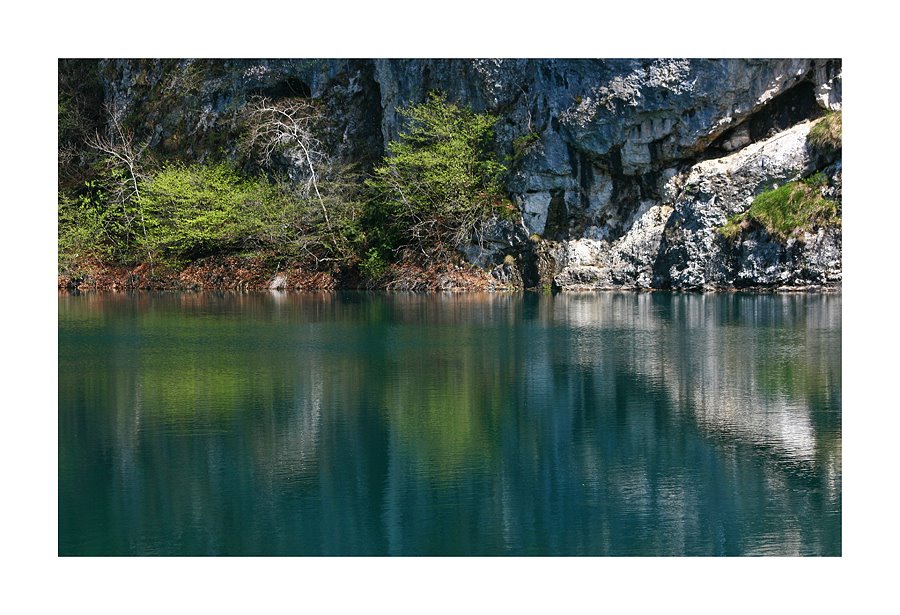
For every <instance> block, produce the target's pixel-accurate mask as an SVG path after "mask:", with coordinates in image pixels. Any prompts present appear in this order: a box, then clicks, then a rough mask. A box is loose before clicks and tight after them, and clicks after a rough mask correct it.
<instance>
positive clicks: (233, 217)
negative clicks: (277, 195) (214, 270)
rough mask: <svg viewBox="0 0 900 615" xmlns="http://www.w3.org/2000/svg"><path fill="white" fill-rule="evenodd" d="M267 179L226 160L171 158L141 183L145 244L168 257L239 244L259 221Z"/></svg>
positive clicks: (268, 191) (267, 195) (196, 254)
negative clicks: (204, 161) (239, 169)
mask: <svg viewBox="0 0 900 615" xmlns="http://www.w3.org/2000/svg"><path fill="white" fill-rule="evenodd" d="M271 195H272V193H271V189H270V187H269V185H268V183H267V182H265V181H262V180H257V179H254V178H247V177H243V176H241V175H240V174H238V173H237V172H236V171H234V170H232V169H231V168H230V167H228V166H226V165H224V164H216V165H204V164H193V165H183V164H170V165H167V166H165V167H163V168H162V169H161V170H160V171H158V172H157V173H155V174H153V175H151V176H149V177H147V178H146V179H145V180H144V181H143V182H142V183H141V184H140V192H139V196H137V201H138V203H139V206H140V209H141V211H143V213H144V216H145V224H146V229H147V235H146V239H145V243H146V248H147V250H148V251H149V252H150V253H152V254H158V255H160V256H161V257H163V258H164V259H166V260H172V259H174V260H182V259H191V258H196V257H199V256H203V255H206V254H211V253H214V252H219V251H229V250H234V249H237V248H240V247H241V246H243V245H244V244H245V243H246V242H247V240H248V238H249V237H252V236H253V235H255V234H256V233H257V232H258V231H259V229H260V227H261V226H262V221H261V213H262V212H261V207H260V204H261V203H263V202H265V201H266V200H267V199H269V198H271Z"/></svg>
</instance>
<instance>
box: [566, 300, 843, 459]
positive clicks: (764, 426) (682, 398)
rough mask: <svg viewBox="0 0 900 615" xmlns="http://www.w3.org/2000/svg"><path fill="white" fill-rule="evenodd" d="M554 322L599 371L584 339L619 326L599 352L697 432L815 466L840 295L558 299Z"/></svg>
mask: <svg viewBox="0 0 900 615" xmlns="http://www.w3.org/2000/svg"><path fill="white" fill-rule="evenodd" d="M779 304H780V305H779ZM553 319H554V320H555V321H560V320H562V321H563V322H566V323H568V324H570V326H573V327H576V328H577V335H576V339H575V344H574V345H573V349H572V353H573V355H574V356H573V359H574V361H575V362H576V363H578V364H583V365H587V366H591V365H594V364H597V367H598V368H600V369H602V363H603V362H604V361H603V360H600V361H598V360H597V359H598V357H597V356H596V355H595V354H593V353H592V351H596V350H597V348H596V346H595V345H594V344H590V343H589V341H590V340H592V339H596V337H597V336H599V335H604V334H606V335H608V334H609V332H616V331H618V332H620V333H621V334H623V335H626V337H625V339H613V338H616V337H617V336H616V335H615V334H614V335H612V336H609V337H610V339H609V340H607V341H608V342H609V343H607V344H604V346H603V348H604V349H605V350H601V352H603V355H601V357H602V358H610V359H611V360H612V361H613V362H614V363H615V364H616V365H627V366H629V368H630V369H632V370H633V371H634V375H635V377H638V378H640V379H642V380H643V381H644V382H647V383H648V385H650V386H660V387H662V388H663V389H664V390H665V391H666V392H667V394H668V395H669V396H670V397H671V398H672V400H673V401H674V402H675V404H676V405H677V406H678V407H679V408H683V409H686V410H687V409H689V410H690V411H691V412H692V413H693V415H694V417H695V419H696V420H697V422H698V423H699V425H700V426H701V427H702V428H703V429H704V430H706V431H709V432H712V433H717V434H720V435H723V436H726V437H729V438H735V439H738V440H741V441H744V442H749V443H753V444H756V445H759V446H762V447H766V448H768V449H770V450H772V451H773V453H775V454H776V455H777V456H778V457H780V458H782V459H784V460H792V461H802V462H807V463H815V462H816V453H817V441H818V437H817V434H816V432H815V426H814V424H813V421H812V418H811V415H812V413H813V412H814V410H815V408H814V407H813V404H815V403H816V402H817V401H819V402H820V403H821V401H822V400H820V399H819V400H817V399H816V397H817V396H821V395H822V394H823V392H824V394H825V395H830V396H832V397H833V396H834V395H835V392H836V391H839V386H840V357H839V353H840V297H837V296H829V295H824V296H822V295H818V296H774V297H772V296H758V295H757V296H754V295H744V296H741V295H724V296H723V295H714V296H705V295H692V296H678V295H675V296H671V297H669V296H665V298H664V299H663V298H661V297H660V296H659V295H651V294H637V295H636V294H619V293H607V294H601V295H599V296H596V295H580V296H579V295H564V296H561V297H558V298H557V299H556V301H554V303H553ZM835 344H836V345H835ZM829 353H831V354H829ZM610 355H613V356H610ZM830 401H832V402H834V401H838V402H839V400H833V399H832V400H830Z"/></svg>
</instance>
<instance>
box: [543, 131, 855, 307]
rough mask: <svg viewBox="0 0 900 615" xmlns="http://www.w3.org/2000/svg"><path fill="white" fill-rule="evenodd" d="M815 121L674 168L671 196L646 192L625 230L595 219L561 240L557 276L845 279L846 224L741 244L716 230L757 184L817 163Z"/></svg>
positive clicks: (619, 281)
mask: <svg viewBox="0 0 900 615" xmlns="http://www.w3.org/2000/svg"><path fill="white" fill-rule="evenodd" d="M811 126H812V123H811V122H803V123H800V124H798V125H796V126H793V127H791V128H789V129H788V130H785V131H783V132H780V133H778V134H776V135H774V136H773V137H771V138H769V139H766V140H764V141H760V142H758V143H753V144H751V145H749V146H747V147H745V148H743V149H741V150H739V151H738V152H735V153H733V154H730V155H728V156H725V157H722V158H717V159H713V160H706V161H703V162H700V163H698V164H696V165H694V166H693V167H691V168H690V169H689V170H688V171H687V172H686V173H683V174H675V175H672V176H671V177H670V178H669V180H668V181H667V183H666V185H665V186H664V187H663V190H662V191H661V192H662V194H664V195H667V196H668V200H667V201H665V202H653V201H643V202H641V203H640V204H639V205H638V206H637V208H636V210H635V213H634V215H632V216H631V218H630V219H629V220H628V221H627V222H626V224H625V227H626V229H627V230H626V231H625V233H624V234H623V235H621V236H620V237H618V238H615V239H609V238H608V237H607V236H606V235H604V233H603V232H602V231H601V230H600V229H598V228H596V227H592V228H591V229H589V232H587V233H586V237H585V238H581V239H575V240H571V241H567V242H562V243H561V244H560V247H559V254H558V262H559V265H560V273H559V274H558V275H557V276H556V277H555V279H554V282H555V283H556V285H557V286H559V287H560V288H562V289H564V290H588V289H604V288H621V287H628V288H651V287H673V288H720V287H723V286H732V285H735V284H737V285H774V286H778V285H812V284H836V283H840V279H841V273H840V272H841V233H840V229H820V230H818V231H817V232H816V233H807V234H806V235H805V237H804V239H803V240H802V241H797V240H789V241H788V242H787V243H786V244H781V243H779V242H776V241H774V240H772V239H771V238H769V237H768V236H760V235H759V234H756V235H753V234H751V235H750V236H748V237H746V238H744V240H743V241H741V242H740V243H739V244H737V245H734V244H731V243H729V241H728V240H726V239H725V238H723V237H722V236H721V235H720V234H719V233H718V231H717V229H718V228H719V227H721V226H722V225H723V224H725V222H726V221H727V219H728V217H729V216H732V215H735V214H739V213H742V212H744V211H746V210H747V208H749V207H750V205H751V204H752V202H753V197H754V196H755V195H756V194H759V193H760V192H762V191H764V190H768V189H771V188H774V187H777V186H778V185H782V184H784V183H785V182H789V181H793V180H796V179H798V178H800V177H801V176H802V175H803V174H804V173H807V172H809V171H811V170H812V169H811V165H812V162H813V161H812V160H811V158H810V154H809V152H808V150H807V145H806V138H807V135H808V134H809V130H810V127H811Z"/></svg>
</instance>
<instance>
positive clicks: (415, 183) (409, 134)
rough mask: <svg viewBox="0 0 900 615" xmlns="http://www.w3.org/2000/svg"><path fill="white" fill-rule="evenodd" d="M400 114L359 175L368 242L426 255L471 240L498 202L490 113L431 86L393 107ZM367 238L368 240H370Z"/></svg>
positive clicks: (498, 209) (498, 169)
mask: <svg viewBox="0 0 900 615" xmlns="http://www.w3.org/2000/svg"><path fill="white" fill-rule="evenodd" d="M398 111H399V113H400V114H401V115H402V116H403V117H404V118H405V120H406V129H405V132H401V133H400V137H399V140H397V141H391V142H390V143H389V144H388V152H389V155H388V156H387V157H386V158H385V160H384V163H383V164H382V166H380V167H378V168H376V169H375V171H374V177H373V178H371V179H370V180H368V181H367V186H368V187H369V189H370V191H371V198H370V202H369V207H368V211H367V218H368V221H369V224H368V225H367V226H368V227H369V228H372V229H375V231H374V235H375V236H373V237H370V238H368V240H369V241H370V242H374V244H378V245H379V246H381V247H380V248H377V249H378V251H379V253H380V256H381V257H382V258H384V257H389V256H390V255H389V254H386V253H385V250H387V251H396V250H397V249H402V248H409V249H410V250H412V251H414V252H415V253H420V254H422V255H425V256H426V257H431V256H435V255H437V254H444V255H446V253H447V252H448V251H451V250H453V249H456V248H457V247H458V246H460V245H462V244H464V243H467V242H469V241H472V240H473V239H474V238H475V237H476V236H477V234H478V231H479V230H480V229H481V228H482V226H483V224H484V223H485V222H486V221H487V220H488V219H489V218H490V217H491V216H492V215H494V214H498V215H500V214H501V213H502V211H503V210H504V209H505V205H506V203H505V201H506V198H505V196H504V193H503V189H502V185H501V177H502V175H503V173H504V172H505V171H506V169H505V167H504V166H503V165H501V164H500V163H498V162H496V161H495V159H494V156H493V155H492V151H491V146H492V140H493V128H492V127H493V125H494V123H495V122H496V121H497V118H495V117H494V116H492V115H488V114H479V113H474V112H472V111H471V110H469V109H466V108H464V107H460V106H457V105H455V104H452V103H449V102H447V100H446V98H445V97H444V96H442V95H439V94H434V93H432V94H431V95H430V96H429V97H428V100H426V101H425V102H424V103H422V104H419V105H412V106H409V107H406V108H403V109H398ZM374 244H373V245H374Z"/></svg>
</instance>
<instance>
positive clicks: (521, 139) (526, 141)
mask: <svg viewBox="0 0 900 615" xmlns="http://www.w3.org/2000/svg"><path fill="white" fill-rule="evenodd" d="M540 140H541V135H540V133H538V132H529V133H528V134H527V135H521V136H518V137H516V138H515V139H513V141H512V148H513V160H519V159H521V158H522V156H524V155H525V153H526V152H527V151H528V150H529V149H530V148H531V147H532V146H533V145H534V144H535V143H537V142H538V141H540Z"/></svg>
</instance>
